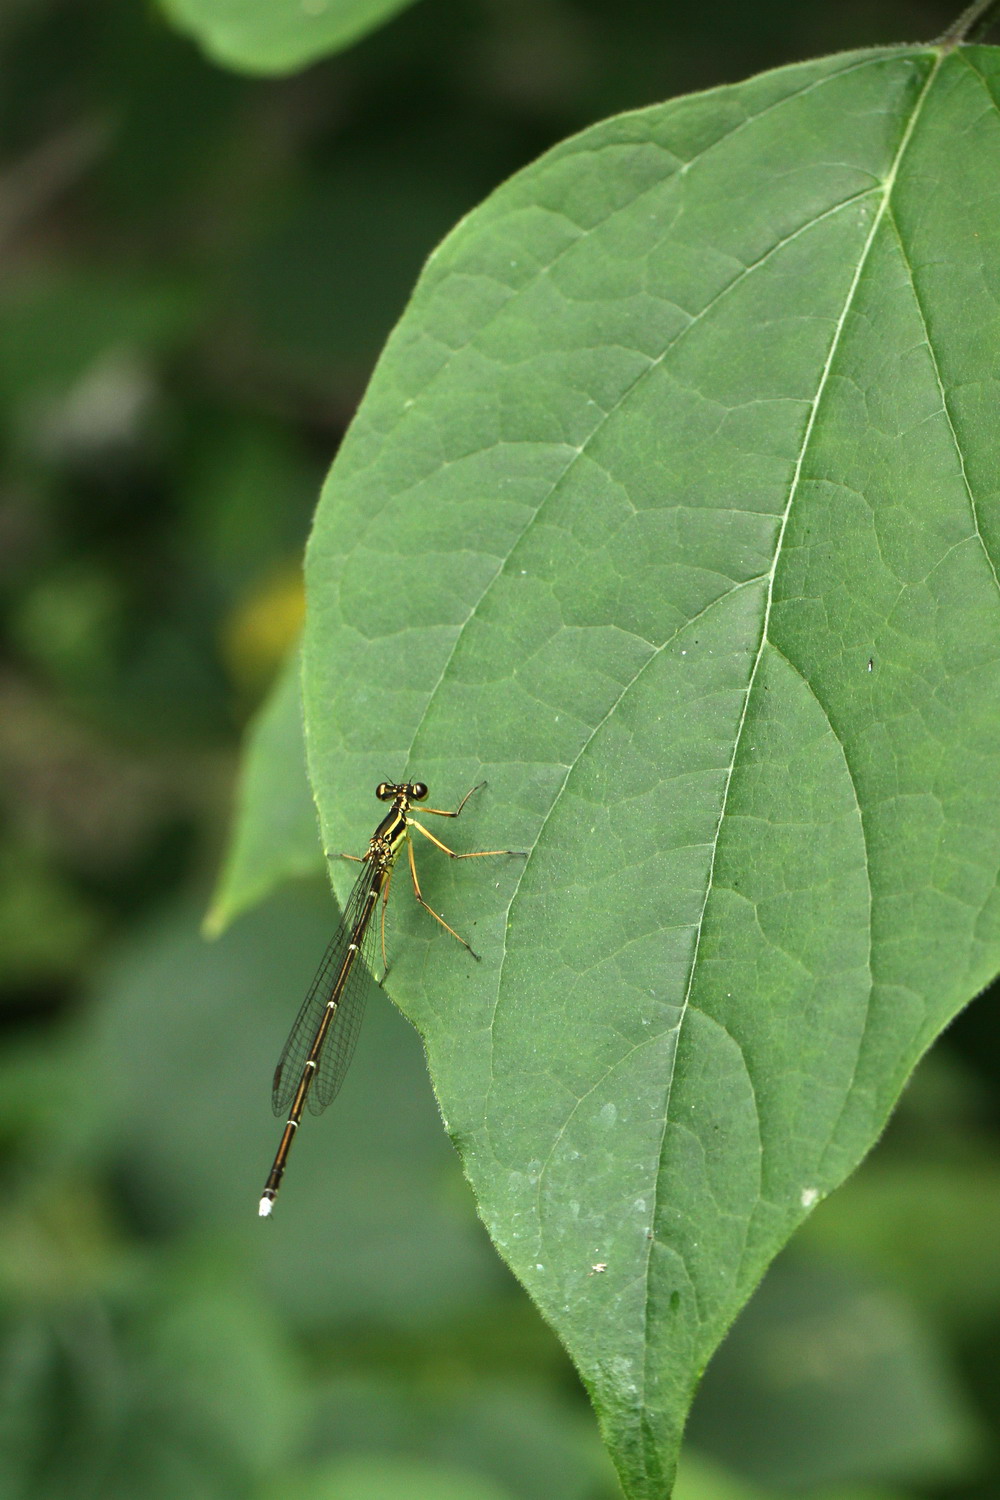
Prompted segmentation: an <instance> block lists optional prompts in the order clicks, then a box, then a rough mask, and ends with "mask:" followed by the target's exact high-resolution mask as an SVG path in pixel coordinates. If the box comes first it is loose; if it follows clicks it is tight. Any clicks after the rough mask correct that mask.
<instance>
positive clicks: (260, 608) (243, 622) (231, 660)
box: [220, 565, 305, 697]
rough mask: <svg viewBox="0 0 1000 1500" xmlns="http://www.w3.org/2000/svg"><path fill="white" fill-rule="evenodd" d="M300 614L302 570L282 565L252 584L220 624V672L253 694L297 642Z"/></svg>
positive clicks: (300, 626)
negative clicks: (282, 566) (249, 589)
mask: <svg viewBox="0 0 1000 1500" xmlns="http://www.w3.org/2000/svg"><path fill="white" fill-rule="evenodd" d="M304 616H305V594H304V592H303V587H302V572H301V569H300V568H299V567H298V565H296V566H294V567H284V568H282V569H281V571H280V572H277V573H272V574H270V575H269V576H268V577H267V578H266V579H264V580H262V581H260V582H258V583H257V584H256V585H255V586H254V588H253V589H252V590H251V592H250V593H249V594H248V595H247V596H246V597H245V598H244V599H243V600H242V602H241V603H240V604H238V605H237V606H236V608H235V609H234V610H232V612H231V613H230V615H229V616H228V618H227V619H226V621H225V623H224V625H223V627H222V638H221V642H220V649H221V652H222V659H223V661H224V662H225V665H226V670H227V672H228V673H229V676H230V678H231V679H232V681H233V683H234V685H235V686H236V687H237V688H239V689H240V691H241V692H244V693H248V694H252V695H253V696H255V697H256V696H258V695H259V694H260V693H261V692H263V690H264V689H265V688H266V687H267V686H268V684H269V683H270V681H271V679H272V677H273V676H274V674H275V672H276V671H277V670H278V668H279V666H280V665H281V663H282V662H283V661H284V659H285V657H286V656H287V655H288V652H289V651H290V650H291V648H292V647H293V646H294V645H295V642H296V641H297V640H298V637H299V632H300V631H301V629H302V621H303V618H304Z"/></svg>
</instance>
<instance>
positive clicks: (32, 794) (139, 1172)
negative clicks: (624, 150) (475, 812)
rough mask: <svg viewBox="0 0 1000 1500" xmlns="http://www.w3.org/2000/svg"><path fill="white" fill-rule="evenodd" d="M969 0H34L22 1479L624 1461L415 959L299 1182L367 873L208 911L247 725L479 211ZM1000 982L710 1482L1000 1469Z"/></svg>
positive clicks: (746, 1387) (15, 272)
mask: <svg viewBox="0 0 1000 1500" xmlns="http://www.w3.org/2000/svg"><path fill="white" fill-rule="evenodd" d="M960 8H961V7H960V4H959V3H958V0H951V3H931V0H925V3H915V0H914V3H903V0H899V3H889V0H885V3H875V0H815V3H812V4H806V3H804V0H755V3H746V0H721V3H717V4H715V5H701V6H691V5H682V4H680V3H679V0H677V3H669V0H616V3H614V4H610V3H608V0H421V3H419V4H417V5H415V6H413V8H412V9H410V10H408V11H406V12H405V13H404V14H402V15H401V16H400V17H399V18H398V19H396V20H395V21H394V22H392V23H391V24H390V25H389V26H387V27H386V28H385V29H384V30H382V31H380V32H378V33H376V34H375V35H373V36H372V37H370V38H368V39H367V40H366V41H364V42H363V43H361V44H360V45H358V46H356V47H355V48H353V49H352V50H350V51H348V52H346V53H345V54H343V55H342V56H340V57H338V58H335V59H333V60H332V61H330V62H328V63H325V64H322V65H320V66H317V67H314V68H312V69H310V70H308V71H306V72H305V73H303V74H300V75H299V76H297V77H294V78H290V79H287V80H284V81H278V82H274V81H262V80H255V79H246V78H241V77H237V76H235V75H231V74H227V73H225V72H224V71H222V70H220V69H219V68H216V67H214V66H212V65H211V64H209V63H207V62H205V61H203V60H202V58H201V57H200V56H199V54H198V52H197V51H196V49H195V48H194V46H192V45H191V44H189V43H188V42H187V41H185V40H183V39H181V38H179V37H178V36H177V35H175V34H174V33H173V32H172V31H171V30H170V28H169V27H168V25H167V23H166V22H165V21H164V20H163V19H162V18H161V17H160V15H159V14H158V13H157V11H156V10H155V8H154V7H153V6H152V5H149V4H142V3H139V0H4V3H3V4H2V6H0V615H2V624H3V640H2V644H0V986H2V1011H0V1172H2V1182H3V1186H2V1197H0V1203H2V1211H0V1500H28V1497H31V1500H34V1497H45V1500H48V1497H53V1500H77V1497H90V1496H93V1497H95V1500H98V1497H99V1500H131V1497H133V1496H134V1497H136V1500H140V1497H142V1500H160V1497H162V1500H174V1497H178V1500H180V1497H184V1500H216V1497H252V1500H256V1497H261V1500H389V1497H392V1500H613V1497H614V1496H615V1495H616V1494H617V1493H618V1491H617V1487H616V1483H615V1480H614V1478H613V1475H612V1472H611V1469H610V1465H609V1464H608V1461H607V1460H606V1459H605V1457H604V1455H603V1453H602V1450H601V1447H600V1443H599V1441H598V1438H597V1435H596V1428H595V1425H594V1423H593V1420H592V1418H591V1416H590V1412H589V1408H588V1406H587V1403H586V1399H585V1397H584V1395H583V1393H582V1391H581V1390H580V1388H579V1385H578V1382H577V1381H576V1378H575V1376H574V1374H573V1371H572V1369H571V1367H570V1366H569V1363H568V1361H567V1360H566V1358H565V1357H564V1356H563V1355H562V1353H561V1351H560V1349H559V1347H558V1345H557V1344H556V1342H555V1340H554V1339H553V1337H552V1336H551V1335H550V1334H549V1333H548V1331H547V1329H546V1328H545V1327H544V1325H543V1324H542V1323H541V1321H540V1319H539V1318H538V1316H537V1315H536V1313H535V1312H534V1310H533V1309H532V1307H531V1306H530V1304H529V1303H528V1302H527V1299H526V1298H525V1297H524V1295H523V1294H522V1293H521V1292H520V1290H519V1288H518V1287H517V1286H516V1284H514V1283H513V1281H512V1279H511V1278H510V1276H509V1275H508V1274H507V1273H506V1271H505V1270H504V1269H503V1267H502V1266H501V1265H500V1263H499V1262H498V1260H497V1259H496V1257H495V1255H494V1253H493V1251H492V1249H491V1247H490V1245H489V1242H488V1240H487V1239H486V1236H485V1234H484V1232H483V1231H482V1229H481V1227H480V1226H479V1224H478V1221H477V1219H476V1216H475V1210H474V1206H473V1203H472V1201H471V1196H470V1193H469V1190H468V1188H467V1187H466V1185H465V1183H464V1180H463V1178H462V1174H461V1171H460V1168H459V1166H458V1163H457V1159H456V1158H455V1157H454V1155H453V1153H452V1150H451V1147H450V1145H449V1144H448V1142H447V1139H446V1137H445V1136H444V1133H443V1131H442V1129H441V1127H440V1123H439V1121H438V1117H437V1114H436V1110H435V1106H434V1102H433V1097H432V1094H431V1091H430V1085H429V1083H428V1080H427V1077H426V1073H425V1070H424V1065H423V1059H422V1053H421V1050H420V1046H419V1043H418V1041H417V1039H416V1037H415V1034H414V1033H413V1032H412V1031H411V1030H410V1028H409V1027H408V1025H407V1024H406V1023H405V1022H404V1021H403V1020H402V1019H401V1017H400V1016H399V1015H398V1014H397V1013H396V1012H395V1011H394V1010H393V1009H392V1007H391V1006H390V1004H389V1003H388V1001H383V1002H380V1003H379V1004H377V1005H376V1006H374V1007H373V1008H372V1013H371V1014H370V1017H369V1020H368V1022H367V1024H366V1031H365V1033H364V1036H363V1038H362V1041H361V1045H360V1047H359V1051H358V1056H357V1060H356V1062H355V1065H354V1069H353V1071H352V1073H351V1075H350V1077H349V1079H348V1082H347V1084H346V1085H345V1088H344V1091H343V1094H342V1095H341V1098H340V1099H339V1100H338V1103H337V1106H336V1109H335V1110H334V1111H331V1113H330V1115H329V1116H328V1117H327V1118H325V1119H323V1120H322V1121H313V1120H310V1121H309V1122H308V1128H307V1129H306V1130H305V1131H304V1132H303V1135H302V1139H301V1141H300V1142H299V1144H298V1146H297V1147H296V1153H295V1159H294V1163H293V1170H292V1171H291V1172H290V1174H289V1179H288V1184H287V1187H286V1189H285V1191H284V1193H283V1195H282V1200H281V1203H280V1206H279V1212H278V1213H277V1214H276V1216H275V1220H274V1222H273V1223H272V1224H269V1225H261V1224H260V1223H259V1222H258V1220H257V1217H256V1202H257V1198H258V1196H259V1192H260V1188H261V1185H262V1181H263V1177H264V1174H265V1172H266V1169H267V1166H268V1163H269V1161H270V1157H271V1154H272V1152H273V1149H274V1145H275V1144H276V1128H275V1122H274V1120H273V1118H272V1116H271V1113H270V1109H269V1099H268V1095H269V1079H270V1074H271V1070H272V1068H273V1064H274V1061H275V1058H276V1054H277V1052H278V1051H279V1049H280V1045H281V1042H282V1040H283V1038H284V1033H285V1030H286V1028H287V1026H288V1025H289V1023H290V1021H291V1019H292V1017H293V1015H294V1013H295V1009H296V1006H297V1004H298V1001H299V999H300V998H301V994H302V991H303V988H304V986H305V984H306V983H307V981H308V979H309V978H310V977H311V972H312V969H313V967H314V965H315V963H316V962H317V960H318V958H319V956H320V954H321V952H322V949H323V947H324V945H325V943H326V941H327V939H328V936H329V933H330V928H331V922H332V920H333V918H334V912H333V907H332V903H331V900H330V897H329V895H328V894H327V893H326V891H325V890H324V887H323V883H322V880H321V878H319V877H318V878H317V879H316V881H315V882H314V883H307V882H303V883H301V884H300V885H298V886H289V887H287V888H286V889H285V890H284V891H282V892H281V893H280V894H279V895H277V896H276V897H274V898H272V899H271V900H270V901H268V902H267V903H266V904H265V905H264V906H263V907H261V908H259V909H258V910H257V911H255V912H253V913H251V914H249V915H247V916H244V917H243V918H241V919H240V920H239V921H238V922H237V923H236V924H235V925H234V926H233V927H232V928H231V929H230V930H229V931H228V932H227V933H226V934H225V935H224V936H223V937H222V938H221V939H219V940H218V941H216V942H214V943H208V942H206V941H205V940H204V939H203V938H202V937H201V935H200V922H201V918H202V916H203V914H204V911H205V908H206V905H207V902H208V899H209V896H210V894H211V889H212V883H213V878H214V875H215V871H216V869H217V866H218V862H219V860H220V857H221V853H222V851H223V848H224V843H225V837H226V828H227V822H228V818H229V813H230V807H231V798H232V788H233V780H234V773H235V767H236V761H237V754H238V746H239V741H240V736H241V732H242V730H243V728H244V726H245V725H246V723H247V721H248V718H249V717H250V716H251V715H252V713H253V711H254V709H255V708H256V707H257V706H258V705H259V703H260V702H261V701H262V699H263V697H264V695H265V694H266V692H267V689H268V687H269V685H270V683H271V681H272V679H273V677H274V674H275V672H276V670H277V668H278V666H279V664H280V662H281V660H282V658H283V656H284V654H285V653H286V651H287V650H288V648H289V647H290V646H291V645H292V643H293V642H294V640H295V638H296V634H297V630H298V626H299V622H300V616H301V586H300V574H299V564H300V558H301V552H302V547H303V543H304V541H305V538H306V534H307V530H308V526H309V520H310V515H311V512H312V508H313V505H314V502H315V498H316V494H317V489H318V486H319V483H320V481H321V479H322V477H323V474H324V472H325V470H326V468H327V466H328V464H329V462H330V460H331V458H332V457H333V455H334V453H335V451H336V448H337V445H338V443H339V441H340V438H341V436H342V435H343V432H344V429H345V426H346V424H347V423H348V421H349V420H350V417H351V414H352V411H353V409H354V407H355V405H356V404H357V401H358V399H359V397H360V395H361V393H362V391H363V389H364V386H365V383H366V380H367V378H368V375H369V372H370V370H371V367H372V364H373V362H374V360H375V358H376V356H377V354H378V351H379V348H380V346H381V344H382V342H383V340H384V338H385V336H386V334H387V332H388V330H389V328H390V327H391V325H392V323H393V322H394V320H395V319H396V317H397V316H398V314H399V313H400V312H401V310H402V308H403V305H404V303H405V300H406V297H407V293H408V289H409V288H410V286H411V285H412V283H413V281H414V278H415V276H416V274H417V272H418V271H419V268H420V266H421V263H422V261H423V259H424V258H425V257H426V255H427V254H428V252H429V251H430V250H431V249H432V247H433V246H434V244H435V243H436V242H437V241H438V240H439V239H440V238H441V237H442V235H443V234H444V233H445V232H446V231H447V230H448V228H449V227H450V226H451V225H452V224H453V223H454V222H455V220H456V219H457V218H458V217H459V216H460V215H461V214H462V213H463V212H465V211H466V210H467V209H469V208H470V207H472V206H473V205H474V204H475V203H476V202H478V201H479V200H480V199H481V198H483V197H484V196H485V195H486V194H488V193H489V192H490V191H491V189H492V188H493V187H495V186H496V185H497V184H498V183H499V182H500V181H501V180H502V179H503V178H504V177H506V176H507V175H508V174H509V173H511V172H512V171H514V170H516V169H517V168H518V167H520V166H521V165H523V164H524V163H526V162H528V161H530V160H532V159H533V158H534V157H535V156H537V155H538V153H539V152H541V151H543V150H544V149H545V148H546V147H548V146H549V145H551V144H552V143H554V142H556V141H558V140H559V139H561V138H562V137H564V136H565V135H567V134H568V133H570V132H572V131H574V130H576V129H578V128H581V127H583V126H585V125H587V124H590V123H591V122H593V121H595V120H598V119H600V118H602V117H603V116H605V115H607V114H610V113H613V112H615V111H618V110H622V109H628V108H632V107H636V106H641V105H645V104H649V103H653V102H656V101H659V100H662V99H664V98H667V97H669V96H671V95H675V94H678V93H683V92H686V91H690V90H694V89H700V88H705V87H710V86H712V85H715V84H718V83H723V82H726V81H730V80H736V79H739V78H742V77H744V76H746V75H747V74H749V73H752V72H755V71H759V70H761V69H763V68H768V67H773V66H777V65H780V64H783V63H786V62H791V61H795V60H799V59H803V58H807V57H810V56H813V55H817V54H820V53H823V52H830V51H835V50H840V49H845V48H853V47H857V46H864V45H868V44H874V43H881V42H892V41H915V40H929V39H932V38H933V37H934V36H935V35H936V34H937V33H938V32H940V31H941V30H942V29H943V27H944V26H945V25H946V24H947V23H948V22H949V21H950V20H952V19H953V17H954V14H955V11H956V10H958V9H960ZM358 795H359V796H360V797H364V798H367V799H370V788H367V787H365V788H359V789H358ZM372 806H373V808H374V806H375V804H374V803H372ZM374 817H375V814H374V812H373V821H374ZM996 1014H997V1009H996V1004H995V995H994V994H991V995H988V996H986V997H985V998H983V999H981V1000H980V1001H979V1002H977V1003H976V1005H974V1006H973V1007H972V1009H971V1010H970V1011H969V1012H967V1014H966V1015H965V1016H964V1017H962V1018H961V1019H960V1021H959V1022H958V1023H957V1025H956V1026H954V1027H953V1028H952V1030H951V1032H950V1034H949V1035H948V1036H947V1037H946V1038H945V1039H944V1041H943V1043H942V1044H941V1045H940V1046H939V1047H938V1048H937V1050H936V1051H935V1053H934V1054H933V1056H932V1057H931V1058H930V1059H929V1060H928V1061H927V1062H926V1063H925V1064H924V1066H923V1067H922V1069H921V1071H920V1073H919V1074H918V1076H917V1078H916V1079H915V1080H914V1082H913V1084H912V1085H911V1087H910V1089H909V1091H908V1093H907V1095H906V1097H905V1099H904V1102H903V1104H902V1106H901V1108H900V1111H899V1113H898V1115H897V1118H896V1120H895V1121H894V1123H893V1125H892V1127H891V1129H890V1131H889V1133H888V1135H887V1137H886V1139H885V1141H884V1142H883V1143H882V1145H881V1146H880V1147H879V1148H878V1150H877V1151H876V1152H875V1154H874V1156H873V1157H872V1158H871V1159H870V1161H869V1162H868V1163H866V1165H865V1166H864V1167H863V1168H862V1170H861V1172H860V1173H859V1174H858V1176H857V1177H856V1178H855V1179H854V1180H853V1181H852V1182H851V1183H849V1184H848V1185H847V1187H846V1188H845V1189H844V1190H843V1191H842V1192H841V1193H840V1194H838V1195H837V1196H836V1197H835V1198H834V1199H833V1200H831V1201H830V1202H829V1203H828V1204H826V1205H824V1206H823V1208H822V1209H821V1210H820V1211H819V1212H818V1213H817V1215H816V1216H815V1218H814V1219H813V1220H812V1221H811V1222H810V1224H809V1225H808V1226H807V1228H806V1230H805V1232H804V1233H803V1235H802V1236H801V1237H800V1239H799V1240H798V1241H796V1242H795V1244H794V1245H793V1246H792V1248H791V1249H790V1250H789V1251H788V1252H787V1253H786V1255H785V1256H784V1257H783V1258H782V1260H781V1261H780V1262H779V1263H778V1265H777V1266H776V1267H775V1269H774V1271H773V1272H772V1273H771V1274H770V1275H769V1277H768V1278H767V1281H766V1283H765V1284H764V1286H763V1287H762V1289H761V1291H760V1293H759V1294H758V1295H757V1296H756V1297H755V1299H754V1301H753V1302H752V1303H751V1305H750V1307H749V1308H748V1309H747V1312H746V1313H745V1315H744V1316H743V1317H742V1318H741V1320H740V1322H739V1324H738V1325H737V1328H736V1330H735V1331H734V1333H733V1335H732V1336H731V1337H730V1339H729V1340H728V1341H727V1343H726V1344H725V1346H724V1347H723V1349H722V1351H721V1352H720V1355H719V1357H718V1359H717V1360H716V1362H715V1363H714V1364H713V1366H712V1369H711V1370H710V1372H709V1375H708V1377H707V1379H706V1382H705V1385H704V1387H703V1390H702V1393H701V1395H700V1397H699V1400H698V1403H697V1405H696V1409H695V1415H694V1418H693V1420H692V1425H691V1451H692V1457H691V1458H690V1460H689V1461H688V1464H687V1466H686V1468H685V1470H684V1471H683V1477H682V1481H681V1489H680V1490H679V1491H678V1494H679V1495H681V1496H682V1497H683V1500H765V1497H769V1496H773V1495H778V1494H783V1493H787V1492H789V1491H791V1492H794V1493H797V1494H805V1495H810V1496H818V1495H823V1496H824V1500H827V1497H829V1500H832V1497H834V1496H836V1500H863V1497H864V1500H876V1497H881V1500H888V1497H890V1496H892V1497H897V1500H905V1497H918V1496H919V1497H934V1500H978V1497H982V1500H987V1497H994V1496H996V1495H997V1494H1000V1447H998V1444H997V1441H996V1437H995V1432H996V1427H997V1420H998V1418H1000V1354H998V1352H997V1351H998V1348H1000V1114H998V1110H997V1106H996V1099H997V1090H998V1084H1000V1047H998V1030H997V1021H996Z"/></svg>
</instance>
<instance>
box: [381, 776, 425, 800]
mask: <svg viewBox="0 0 1000 1500" xmlns="http://www.w3.org/2000/svg"><path fill="white" fill-rule="evenodd" d="M375 795H376V797H377V798H378V800H379V801H380V802H395V800H396V798H397V797H406V798H407V799H408V800H409V801H410V802H423V800H424V798H425V797H426V796H427V788H426V786H425V785H424V783H423V782H422V781H380V782H379V784H378V786H377V787H376V788H375Z"/></svg>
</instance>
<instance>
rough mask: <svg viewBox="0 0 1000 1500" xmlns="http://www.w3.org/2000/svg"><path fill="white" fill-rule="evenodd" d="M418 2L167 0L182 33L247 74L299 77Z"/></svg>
mask: <svg viewBox="0 0 1000 1500" xmlns="http://www.w3.org/2000/svg"><path fill="white" fill-rule="evenodd" d="M411 3H412V0H161V4H162V6H163V9H164V10H165V11H166V13H167V15H168V16H169V17H170V19H171V21H173V23H174V25H175V26H177V27H178V28H179V30H181V31H184V32H187V34H188V35H189V36H191V37H193V38H194V40H195V41H196V42H197V43H198V44H199V46H200V47H202V48H203V49H204V51H205V52H207V53H208V55H209V57H211V58H213V59H214V60H215V62H218V63H222V64H223V66H224V67H227V68H234V69H236V71H237V72H242V73H294V72H295V71H296V70H297V69H298V68H304V67H307V66H308V65H309V63H313V62H316V61H317V59H318V58H321V57H326V56H328V55H329V54H330V53H331V52H339V51H340V50H341V48H343V47H349V46H350V45H351V43H352V42H356V41H357V40H358V39H359V38H360V37H362V36H364V35H365V33H366V32H368V31H374V29H375V28H376V27H377V26H381V25H382V23H383V22H384V21H388V20H389V19H390V18H391V17H392V16H394V15H395V14H396V12H397V11H400V10H403V9H405V7H406V6H407V5H410V4H411Z"/></svg>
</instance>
